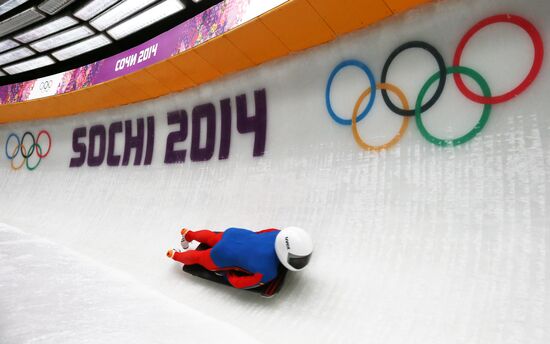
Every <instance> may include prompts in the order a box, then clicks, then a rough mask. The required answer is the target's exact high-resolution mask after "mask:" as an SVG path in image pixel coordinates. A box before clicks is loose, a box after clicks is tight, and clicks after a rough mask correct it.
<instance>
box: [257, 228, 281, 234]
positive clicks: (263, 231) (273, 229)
mask: <svg viewBox="0 0 550 344" xmlns="http://www.w3.org/2000/svg"><path fill="white" fill-rule="evenodd" d="M273 231H278V229H277V228H268V229H263V230H261V231H259V232H256V234H259V233H268V232H273Z"/></svg>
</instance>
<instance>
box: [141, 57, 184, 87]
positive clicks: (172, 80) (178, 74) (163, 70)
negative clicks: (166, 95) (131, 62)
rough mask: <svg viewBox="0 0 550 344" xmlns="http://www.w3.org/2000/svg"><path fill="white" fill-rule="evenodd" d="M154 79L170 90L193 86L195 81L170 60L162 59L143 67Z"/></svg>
mask: <svg viewBox="0 0 550 344" xmlns="http://www.w3.org/2000/svg"><path fill="white" fill-rule="evenodd" d="M145 70H147V71H148V72H149V73H150V74H151V75H152V76H153V77H154V78H155V79H157V80H158V81H159V82H160V83H161V84H163V85H164V86H165V87H167V88H168V89H170V91H172V92H178V91H182V90H185V89H187V88H189V87H193V86H194V85H195V83H194V82H193V81H191V79H189V77H188V76H187V75H185V74H183V72H182V71H180V70H179V69H178V68H177V67H176V66H175V65H173V64H172V63H171V62H170V61H163V62H160V63H157V64H155V65H152V66H149V67H147V68H145Z"/></svg>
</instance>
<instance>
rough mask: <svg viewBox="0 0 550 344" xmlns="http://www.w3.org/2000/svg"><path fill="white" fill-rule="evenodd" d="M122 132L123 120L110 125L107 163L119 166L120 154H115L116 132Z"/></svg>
mask: <svg viewBox="0 0 550 344" xmlns="http://www.w3.org/2000/svg"><path fill="white" fill-rule="evenodd" d="M121 132H122V122H114V123H111V125H110V126H109V149H108V150H107V165H109V166H118V165H119V163H120V155H115V139H116V133H121Z"/></svg>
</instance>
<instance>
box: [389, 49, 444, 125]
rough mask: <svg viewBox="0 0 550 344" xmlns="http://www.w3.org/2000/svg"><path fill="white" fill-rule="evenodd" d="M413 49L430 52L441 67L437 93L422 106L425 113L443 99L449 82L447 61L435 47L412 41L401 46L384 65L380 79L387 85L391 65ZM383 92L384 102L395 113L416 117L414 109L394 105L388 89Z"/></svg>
mask: <svg viewBox="0 0 550 344" xmlns="http://www.w3.org/2000/svg"><path fill="white" fill-rule="evenodd" d="M411 48H420V49H424V50H426V51H427V52H429V53H430V54H431V55H432V56H433V57H434V59H435V61H436V62H437V66H438V67H439V83H438V86H437V89H436V90H435V93H434V95H433V96H432V98H431V99H430V100H429V101H428V102H427V103H426V104H424V105H422V108H421V111H422V112H425V111H427V110H428V109H429V108H431V107H432V106H433V105H434V104H435V103H436V102H437V100H438V99H439V97H441V94H442V93H443V89H444V88H445V81H446V80H447V76H446V73H447V67H446V66H445V61H444V60H443V56H441V54H440V53H439V51H437V49H436V48H435V47H434V46H432V45H431V44H428V43H426V42H423V41H411V42H407V43H404V44H402V45H400V46H399V47H397V49H395V50H394V51H393V52H392V53H391V54H390V56H389V57H388V59H387V60H386V63H384V67H383V68H382V76H381V77H380V82H381V83H383V84H384V83H386V77H387V75H388V69H389V68H390V65H391V63H392V62H393V60H394V59H395V58H396V57H397V55H399V54H400V53H401V52H402V51H404V50H407V49H411ZM381 92H382V98H384V102H385V103H386V105H387V106H388V108H389V109H390V110H391V111H392V112H393V113H395V114H397V115H400V116H414V112H415V111H414V109H411V110H404V109H401V108H399V107H397V106H396V105H395V104H394V103H392V101H391V99H390V97H388V91H387V90H386V89H382V90H381Z"/></svg>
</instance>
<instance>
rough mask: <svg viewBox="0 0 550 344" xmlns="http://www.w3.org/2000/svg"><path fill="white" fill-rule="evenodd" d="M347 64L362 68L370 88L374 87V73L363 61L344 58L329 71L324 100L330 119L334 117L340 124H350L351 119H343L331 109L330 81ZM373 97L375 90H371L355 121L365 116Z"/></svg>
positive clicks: (370, 106) (371, 104)
mask: <svg viewBox="0 0 550 344" xmlns="http://www.w3.org/2000/svg"><path fill="white" fill-rule="evenodd" d="M347 66H355V67H358V68H360V69H361V70H363V71H364V72H365V74H367V77H368V78H369V82H370V87H371V90H375V89H376V81H375V79H374V74H373V73H372V71H371V70H370V68H369V67H367V65H366V64H365V63H363V62H361V61H359V60H345V61H342V62H340V63H339V64H338V65H337V66H336V67H335V68H334V69H333V70H332V72H331V73H330V76H329V78H328V81H327V88H326V90H325V102H326V104H327V110H328V113H329V114H330V117H332V119H334V121H336V123H338V124H342V125H351V119H343V118H342V117H340V116H338V115H337V114H336V113H335V112H334V110H333V109H332V105H331V104H330V88H331V86H332V81H333V80H334V77H335V76H336V74H337V73H338V72H339V71H340V70H341V69H343V68H345V67H347ZM375 97H376V92H371V93H370V99H369V103H368V104H367V107H366V108H365V110H363V111H362V112H361V113H360V114H359V116H358V117H357V122H359V121H361V120H362V119H363V118H365V116H367V114H368V113H369V111H370V110H371V108H372V106H373V105H374V99H375Z"/></svg>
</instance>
